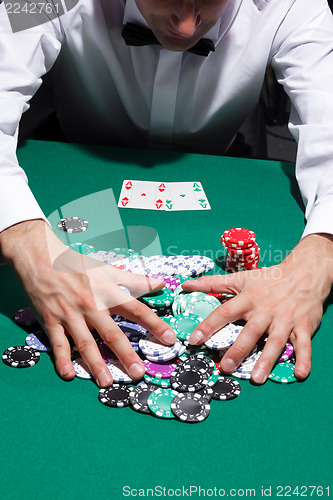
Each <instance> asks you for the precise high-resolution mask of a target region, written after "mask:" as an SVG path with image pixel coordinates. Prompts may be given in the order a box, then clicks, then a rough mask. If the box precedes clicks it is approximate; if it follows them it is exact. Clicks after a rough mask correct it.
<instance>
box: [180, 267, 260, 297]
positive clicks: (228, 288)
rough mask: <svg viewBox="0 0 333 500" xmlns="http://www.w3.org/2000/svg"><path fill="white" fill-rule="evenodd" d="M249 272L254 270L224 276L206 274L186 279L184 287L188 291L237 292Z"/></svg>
mask: <svg viewBox="0 0 333 500" xmlns="http://www.w3.org/2000/svg"><path fill="white" fill-rule="evenodd" d="M249 272H252V271H243V272H241V273H233V274H229V275H224V276H221V275H213V276H204V277H202V278H198V279H196V280H192V281H185V282H184V283H182V288H183V289H184V290H185V291H186V292H205V293H220V292H229V293H232V294H236V293H238V292H239V291H240V290H241V289H242V287H243V284H244V280H245V279H246V277H247V274H248V273H249Z"/></svg>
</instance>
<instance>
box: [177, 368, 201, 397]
mask: <svg viewBox="0 0 333 500" xmlns="http://www.w3.org/2000/svg"><path fill="white" fill-rule="evenodd" d="M170 382H171V387H172V388H173V389H175V390H177V391H179V392H195V391H199V390H200V389H202V388H203V387H205V386H206V385H207V383H208V374H207V373H206V372H205V370H204V369H201V370H196V369H195V368H194V367H193V366H189V365H187V366H181V367H178V368H177V369H176V370H175V371H174V372H173V373H172V374H171V376H170Z"/></svg>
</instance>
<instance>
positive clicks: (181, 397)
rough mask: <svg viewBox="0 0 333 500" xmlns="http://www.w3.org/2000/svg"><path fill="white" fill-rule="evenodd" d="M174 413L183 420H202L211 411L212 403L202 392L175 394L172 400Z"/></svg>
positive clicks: (193, 421)
mask: <svg viewBox="0 0 333 500" xmlns="http://www.w3.org/2000/svg"><path fill="white" fill-rule="evenodd" d="M171 410H172V413H173V414H174V415H175V417H177V418H178V419H179V420H181V421H182V422H190V423H196V422H202V421H203V420H205V419H206V418H207V417H208V415H209V412H210V405H209V402H208V401H207V399H206V398H204V397H203V396H200V394H197V393H192V392H185V393H182V394H178V395H177V396H175V397H174V398H173V400H172V402H171Z"/></svg>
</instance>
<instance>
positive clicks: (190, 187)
mask: <svg viewBox="0 0 333 500" xmlns="http://www.w3.org/2000/svg"><path fill="white" fill-rule="evenodd" d="M167 187H168V189H169V193H168V194H169V197H168V199H166V202H165V203H166V210H170V211H177V210H210V205H209V203H208V200H207V197H206V195H205V192H204V190H203V188H202V185H201V183H200V182H168V183H167Z"/></svg>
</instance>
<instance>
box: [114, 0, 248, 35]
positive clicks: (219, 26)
mask: <svg viewBox="0 0 333 500" xmlns="http://www.w3.org/2000/svg"><path fill="white" fill-rule="evenodd" d="M242 1H243V0H231V1H230V3H229V5H228V7H227V9H226V11H225V12H224V14H223V16H222V17H221V18H220V19H219V21H217V23H216V24H215V26H213V27H212V29H211V30H209V31H208V33H206V35H205V36H204V38H208V39H209V40H212V42H214V43H217V42H218V41H219V40H221V38H222V37H223V35H224V33H225V32H226V31H227V29H228V28H229V26H230V25H231V24H232V22H233V20H234V19H235V17H236V15H237V12H238V10H239V8H240V6H241V3H242ZM123 22H124V24H126V23H135V24H140V25H141V26H144V27H145V28H149V26H148V23H147V21H146V20H145V18H144V17H143V15H142V14H141V12H140V11H139V9H138V7H137V5H136V3H135V0H126V3H125V11H124V21H123Z"/></svg>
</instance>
